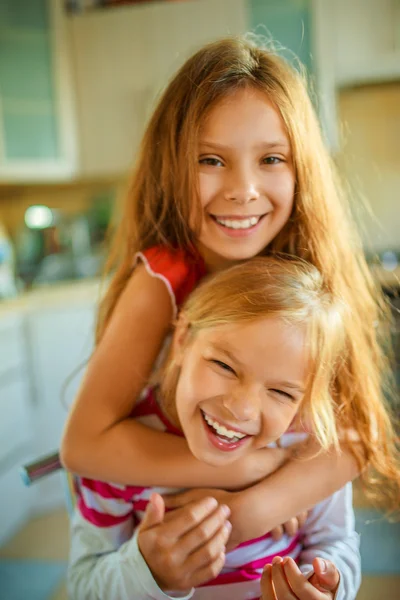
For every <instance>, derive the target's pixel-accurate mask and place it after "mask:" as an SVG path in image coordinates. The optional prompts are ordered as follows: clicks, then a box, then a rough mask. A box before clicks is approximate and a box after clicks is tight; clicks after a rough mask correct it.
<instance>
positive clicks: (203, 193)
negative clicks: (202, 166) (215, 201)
mask: <svg viewBox="0 0 400 600" xmlns="http://www.w3.org/2000/svg"><path fill="white" fill-rule="evenodd" d="M218 181H219V180H218V177H217V176H216V174H215V173H214V174H213V175H211V174H206V173H200V176H199V193H200V204H201V206H202V207H203V208H204V207H205V206H207V204H208V203H209V202H210V200H211V199H212V198H213V196H214V195H215V194H216V193H217V191H218V188H219V183H218Z"/></svg>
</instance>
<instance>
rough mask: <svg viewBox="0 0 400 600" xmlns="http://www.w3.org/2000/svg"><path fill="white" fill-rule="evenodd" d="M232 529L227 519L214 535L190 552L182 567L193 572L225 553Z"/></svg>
mask: <svg viewBox="0 0 400 600" xmlns="http://www.w3.org/2000/svg"><path fill="white" fill-rule="evenodd" d="M231 530H232V525H231V524H230V523H229V521H227V522H226V523H225V524H224V525H223V526H222V527H220V528H219V529H218V531H217V532H216V533H215V535H214V536H213V537H212V538H211V539H210V540H209V541H208V542H207V544H203V546H201V547H200V548H198V549H197V550H196V551H195V552H193V553H192V554H190V555H189V556H188V558H187V560H186V562H185V563H184V567H185V569H186V570H187V571H188V572H191V573H194V572H196V571H198V570H200V569H202V568H203V567H206V566H207V565H210V564H211V563H213V562H214V561H215V560H216V559H217V558H218V556H219V555H220V554H221V552H222V553H223V554H225V552H226V542H227V540H228V537H229V534H230V532H231Z"/></svg>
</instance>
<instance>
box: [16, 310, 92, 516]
mask: <svg viewBox="0 0 400 600" xmlns="http://www.w3.org/2000/svg"><path fill="white" fill-rule="evenodd" d="M94 315H95V310H94V302H93V304H92V303H90V304H89V303H88V304H82V305H80V304H77V305H72V306H68V299H67V298H66V301H65V302H62V303H61V304H60V305H59V306H55V307H50V308H48V309H46V310H44V309H37V310H33V311H30V313H29V314H28V315H27V326H28V339H29V347H30V363H31V369H32V377H33V385H34V398H35V446H34V447H35V454H34V456H33V457H32V458H37V457H39V456H41V455H43V454H47V453H49V452H53V451H55V450H57V449H58V448H59V447H60V440H61V434H62V430H63V426H64V423H65V420H66V418H67V412H68V408H69V406H71V404H72V401H73V399H74V397H75V395H76V393H77V390H78V387H79V383H80V381H81V379H82V376H83V374H84V371H85V367H86V364H87V361H88V359H89V357H90V354H91V352H92V349H93V333H94ZM35 489H37V510H39V511H43V510H45V509H46V508H49V507H52V506H54V505H57V504H62V502H63V500H64V491H63V489H62V485H61V481H60V478H59V477H57V476H51V477H48V478H46V479H43V480H42V481H41V482H39V483H37V484H36V485H35Z"/></svg>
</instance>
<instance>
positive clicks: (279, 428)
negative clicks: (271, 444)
mask: <svg viewBox="0 0 400 600" xmlns="http://www.w3.org/2000/svg"><path fill="white" fill-rule="evenodd" d="M296 413H297V408H295V407H292V406H290V405H287V406H286V405H284V404H280V403H279V402H277V401H275V400H273V401H272V402H271V403H270V404H269V410H268V411H267V410H265V411H264V422H265V424H266V429H267V431H268V435H269V437H271V438H273V439H275V440H276V439H278V438H279V437H280V436H281V435H282V434H283V433H285V431H287V429H288V428H289V427H290V425H291V423H292V422H293V419H294V417H295V416H296Z"/></svg>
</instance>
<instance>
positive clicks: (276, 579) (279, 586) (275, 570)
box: [272, 556, 298, 600]
mask: <svg viewBox="0 0 400 600" xmlns="http://www.w3.org/2000/svg"><path fill="white" fill-rule="evenodd" d="M272 585H273V586H274V590H275V595H276V597H277V598H285V600H298V598H297V596H295V594H294V593H293V591H292V588H291V587H290V585H289V583H288V580H287V579H286V575H285V571H284V568H283V561H282V558H281V557H280V556H275V558H274V559H273V561H272Z"/></svg>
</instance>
